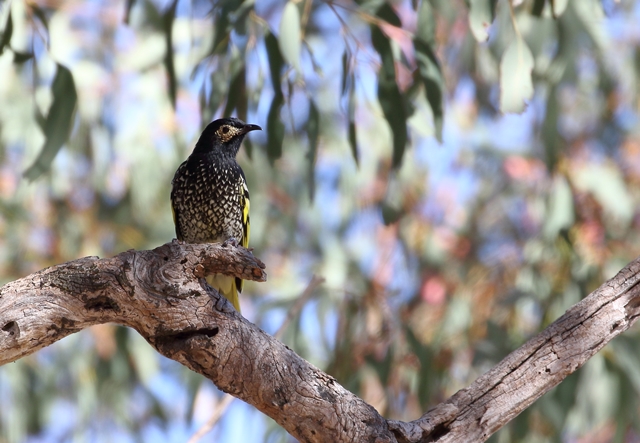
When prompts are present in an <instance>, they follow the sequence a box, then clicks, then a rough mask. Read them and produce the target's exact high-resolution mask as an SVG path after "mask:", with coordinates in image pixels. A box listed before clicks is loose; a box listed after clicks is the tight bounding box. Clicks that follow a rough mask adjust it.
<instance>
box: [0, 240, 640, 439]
mask: <svg viewBox="0 0 640 443" xmlns="http://www.w3.org/2000/svg"><path fill="white" fill-rule="evenodd" d="M212 272H216V273H225V274H228V275H234V276H238V277H242V278H245V279H251V280H257V281H264V280H266V274H265V272H264V265H263V264H262V263H261V262H260V261H259V260H258V259H256V258H255V257H253V255H252V254H251V252H250V251H249V250H247V249H244V248H241V247H235V246H232V245H228V246H224V245H219V244H216V245H188V244H182V243H180V242H177V241H174V242H172V243H168V244H166V245H163V246H161V247H159V248H156V249H154V250H152V251H127V252H124V253H122V254H119V255H117V256H116V257H113V258H108V259H98V258H95V257H86V258H82V259H79V260H75V261H72V262H68V263H65V264H62V265H58V266H54V267H51V268H47V269H44V270H42V271H39V272H36V273H34V274H32V275H29V276H27V277H25V278H23V279H20V280H16V281H14V282H12V283H8V284H7V285H5V286H3V287H2V288H0V364H4V363H7V362H10V361H14V360H16V359H18V358H20V357H23V356H25V355H28V354H30V353H33V352H35V351H36V350H38V349H40V348H42V347H44V346H47V345H49V344H52V343H54V342H55V341H57V340H59V339H61V338H62V337H65V336H66V335H69V334H71V333H73V332H76V331H79V330H81V329H83V328H85V327H87V326H91V325H94V324H100V323H107V322H115V323H119V324H123V325H126V326H130V327H132V328H134V329H136V330H137V331H138V332H139V333H140V334H141V335H142V336H143V337H145V339H146V340H147V341H148V342H149V343H151V345H152V346H154V347H155V348H156V349H157V350H158V351H159V352H160V353H162V354H163V355H165V356H167V357H169V358H172V359H174V360H176V361H179V362H181V363H182V364H184V365H185V366H187V367H188V368H190V369H192V370H194V371H196V372H198V373H200V374H203V375H204V376H206V377H207V378H209V379H210V380H212V381H213V382H214V383H215V384H216V386H218V388H220V389H221V390H222V391H224V392H227V393H230V394H231V395H233V396H235V397H237V398H240V399H242V400H244V401H246V402H247V403H249V404H251V405H253V406H255V407H256V408H258V409H259V410H260V411H262V412H264V413H265V414H267V415H269V416H270V417H272V418H273V419H274V420H275V421H276V422H277V423H279V424H280V425H281V426H282V427H283V428H285V429H286V430H287V431H288V432H289V433H290V434H291V435H293V436H294V437H296V438H298V439H299V440H300V441H303V442H326V441H332V442H353V441H357V442H376V443H382V442H401V443H408V442H427V441H429V442H430V441H437V442H468V441H484V440H486V439H487V438H488V437H489V436H490V435H491V434H493V433H494V432H496V431H497V430H498V429H500V428H501V427H502V426H504V425H505V424H506V423H507V422H508V421H509V420H511V419H513V418H514V417H515V416H516V415H518V414H519V413H520V412H522V411H523V410H524V409H525V408H526V407H528V406H529V405H531V404H532V403H533V402H534V401H535V400H536V399H538V398H539V397H540V396H541V395H543V394H544V393H545V392H547V391H549V390H550V389H551V388H552V387H554V386H556V385H557V384H558V383H560V382H561V381H562V380H563V379H564V378H565V377H567V376H568V375H569V374H571V373H572V372H574V371H575V370H577V369H578V368H579V367H581V366H582V365H583V364H584V363H585V362H586V361H587V360H588V359H589V358H590V357H591V356H593V355H594V354H595V353H596V352H598V351H599V350H600V349H601V348H602V347H603V346H604V345H605V344H606V343H608V342H609V341H610V340H611V339H612V338H613V337H615V336H617V335H618V334H620V333H621V332H623V331H625V330H627V329H628V328H629V327H630V326H631V325H632V324H633V323H634V322H635V321H636V320H637V318H638V316H639V315H640V285H638V282H639V281H640V259H637V260H635V261H634V262H632V263H630V264H629V265H628V266H627V267H625V268H624V269H623V270H622V271H620V273H619V274H618V275H617V276H616V277H614V278H613V279H611V280H609V281H608V282H607V283H605V284H604V285H602V286H601V287H600V288H599V289H597V290H596V291H594V292H593V293H592V294H591V295H589V296H588V297H587V298H585V299H584V300H582V301H581V302H580V303H578V304H576V305H575V306H573V307H572V308H571V309H569V310H568V311H567V312H566V313H565V315H563V316H562V317H560V318H559V319H558V320H557V321H556V322H554V323H553V324H551V325H550V326H549V327H548V328H546V329H545V330H544V331H542V332H541V333H540V334H538V335H537V336H535V337H534V338H532V339H531V340H529V341H528V342H527V343H526V344H524V345H523V346H522V347H521V348H519V349H518V350H516V351H514V352H513V353H511V354H510V355H509V356H507V357H506V358H505V359H504V360H503V361H502V362H501V363H499V364H498V365H497V366H496V367H495V368H494V369H492V370H491V371H489V372H488V373H487V374H485V375H483V376H482V377H480V378H479V379H478V380H476V382H474V383H473V384H472V385H471V386H470V387H468V388H465V389H462V390H461V391H459V392H457V393H456V394H455V395H453V396H452V397H451V398H450V399H448V400H447V401H446V402H444V403H442V404H440V405H437V406H436V407H435V408H433V409H431V410H430V411H428V412H427V413H426V414H425V415H424V416H422V417H421V418H419V419H417V420H415V421H413V422H409V423H405V422H399V421H393V420H389V421H387V420H385V419H384V418H382V417H381V416H380V415H379V414H378V413H377V412H376V411H375V409H374V408H373V407H372V406H370V405H368V404H366V403H365V402H364V401H363V400H361V399H360V398H358V397H356V396H355V395H354V394H352V393H351V392H349V391H347V390H346V389H344V388H343V387H342V386H340V385H339V384H338V383H337V382H336V380H335V379H334V378H333V377H331V376H329V375H327V374H325V373H324V372H322V371H320V370H319V369H318V368H316V367H314V366H312V365H311V364H309V363H308V362H306V361H305V360H303V359H302V358H300V357H299V356H298V355H296V354H295V353H294V352H293V351H291V349H289V348H288V347H287V346H285V345H283V344H282V343H280V342H279V341H278V340H276V339H275V338H273V337H271V336H269V335H267V334H265V333H264V332H263V331H262V330H260V329H259V328H258V327H257V326H255V325H254V324H252V323H250V322H249V321H247V320H246V319H244V318H243V317H242V316H241V315H239V314H238V313H237V312H236V311H235V310H234V309H233V308H232V307H231V305H230V304H229V303H228V302H227V301H226V299H225V298H224V297H221V296H220V295H219V294H218V293H217V292H215V291H213V290H212V289H211V288H210V287H209V286H208V285H206V283H204V280H203V279H202V278H201V277H202V276H204V275H206V274H207V273H212ZM310 286H312V285H311V284H310Z"/></svg>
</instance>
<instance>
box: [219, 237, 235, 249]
mask: <svg viewBox="0 0 640 443" xmlns="http://www.w3.org/2000/svg"><path fill="white" fill-rule="evenodd" d="M227 246H233V247H234V248H237V247H238V240H236V239H235V237H231V238H228V239H226V240H225V241H224V242H223V243H222V247H223V248H226V247H227Z"/></svg>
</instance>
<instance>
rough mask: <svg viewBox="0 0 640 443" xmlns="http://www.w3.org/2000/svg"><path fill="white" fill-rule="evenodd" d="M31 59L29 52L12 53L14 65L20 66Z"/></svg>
mask: <svg viewBox="0 0 640 443" xmlns="http://www.w3.org/2000/svg"><path fill="white" fill-rule="evenodd" d="M32 58H33V53H31V52H19V51H13V62H14V63H16V64H19V65H20V64H22V63H24V62H26V61H27V60H31V59H32Z"/></svg>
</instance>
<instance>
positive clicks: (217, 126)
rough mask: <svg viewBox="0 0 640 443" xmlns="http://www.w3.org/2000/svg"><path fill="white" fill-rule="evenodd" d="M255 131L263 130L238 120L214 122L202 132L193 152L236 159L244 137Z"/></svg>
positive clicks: (222, 119) (225, 119)
mask: <svg viewBox="0 0 640 443" xmlns="http://www.w3.org/2000/svg"><path fill="white" fill-rule="evenodd" d="M255 130H262V128H261V127H260V126H258V125H251V124H247V123H245V122H243V121H242V120H240V119H238V118H233V117H230V118H221V119H218V120H214V121H212V122H211V123H209V124H208V125H207V127H206V128H204V131H202V135H200V139H198V143H196V147H195V149H194V151H193V152H194V153H195V152H202V153H208V152H212V153H219V154H222V155H228V156H231V157H234V158H235V156H236V154H237V153H238V149H240V144H241V143H242V140H244V136H245V135H247V133H248V132H250V131H255Z"/></svg>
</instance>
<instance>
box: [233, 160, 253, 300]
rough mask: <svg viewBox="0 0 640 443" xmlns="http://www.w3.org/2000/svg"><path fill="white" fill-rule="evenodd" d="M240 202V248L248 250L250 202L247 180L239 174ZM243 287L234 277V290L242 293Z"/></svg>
mask: <svg viewBox="0 0 640 443" xmlns="http://www.w3.org/2000/svg"><path fill="white" fill-rule="evenodd" d="M240 171H242V170H240ZM240 202H241V204H242V246H244V247H245V248H248V247H249V233H250V231H251V218H250V217H249V207H250V206H251V202H250V200H249V188H248V187H247V180H246V179H245V178H244V173H241V174H240ZM243 286H244V280H242V279H241V278H237V277H236V289H237V290H238V292H242V287H243Z"/></svg>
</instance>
